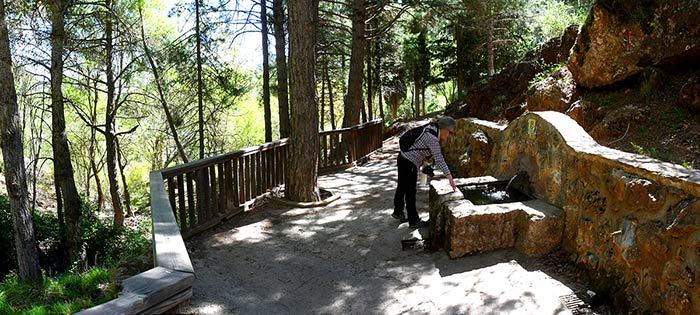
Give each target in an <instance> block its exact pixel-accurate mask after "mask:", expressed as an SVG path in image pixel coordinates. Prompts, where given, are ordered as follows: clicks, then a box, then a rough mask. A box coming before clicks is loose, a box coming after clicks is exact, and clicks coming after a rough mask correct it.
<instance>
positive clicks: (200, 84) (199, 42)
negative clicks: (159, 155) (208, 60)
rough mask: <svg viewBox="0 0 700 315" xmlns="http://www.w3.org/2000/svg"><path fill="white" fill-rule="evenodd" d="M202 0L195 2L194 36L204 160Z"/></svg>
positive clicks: (201, 152)
mask: <svg viewBox="0 0 700 315" xmlns="http://www.w3.org/2000/svg"><path fill="white" fill-rule="evenodd" d="M200 9H201V4H200V0H194V10H195V21H194V23H195V24H194V36H195V40H196V43H197V45H196V47H197V114H198V125H199V158H200V159H203V158H204V101H203V98H204V91H203V89H204V81H203V80H202V33H201V31H200V26H199V24H200V20H201V16H200Z"/></svg>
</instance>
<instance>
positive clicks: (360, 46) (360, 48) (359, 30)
mask: <svg viewBox="0 0 700 315" xmlns="http://www.w3.org/2000/svg"><path fill="white" fill-rule="evenodd" d="M365 1H366V0H352V44H351V45H352V48H351V52H350V74H349V75H348V92H347V95H346V97H345V105H344V116H343V128H347V127H351V126H354V125H357V124H358V123H359V122H360V111H361V110H362V109H363V107H364V105H363V99H362V83H363V77H364V73H363V72H364V71H363V69H364V62H365V53H366V51H365V44H366V42H367V39H366V38H365V20H366V17H367V7H366V3H365Z"/></svg>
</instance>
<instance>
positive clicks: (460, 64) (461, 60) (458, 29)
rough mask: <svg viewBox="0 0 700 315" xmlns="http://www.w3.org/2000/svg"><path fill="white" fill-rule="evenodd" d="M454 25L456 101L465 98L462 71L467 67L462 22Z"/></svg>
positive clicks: (465, 91) (464, 83)
mask: <svg viewBox="0 0 700 315" xmlns="http://www.w3.org/2000/svg"><path fill="white" fill-rule="evenodd" d="M458 21H459V22H458V23H455V32H454V33H455V42H456V45H457V56H456V57H457V58H456V60H457V99H458V100H461V99H462V98H463V97H466V96H467V90H466V82H465V78H464V70H465V67H466V66H467V61H466V59H467V54H466V53H465V51H464V45H465V43H464V38H462V36H463V33H462V21H461V20H458Z"/></svg>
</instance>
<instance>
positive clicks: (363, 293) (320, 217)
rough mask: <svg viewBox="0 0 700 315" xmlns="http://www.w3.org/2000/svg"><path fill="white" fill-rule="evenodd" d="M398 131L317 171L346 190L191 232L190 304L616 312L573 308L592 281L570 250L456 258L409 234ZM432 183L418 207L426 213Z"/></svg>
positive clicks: (199, 308)
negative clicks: (396, 209) (400, 203)
mask: <svg viewBox="0 0 700 315" xmlns="http://www.w3.org/2000/svg"><path fill="white" fill-rule="evenodd" d="M395 156H396V141H391V142H386V143H385V144H384V149H383V150H382V151H380V152H377V153H375V154H374V155H373V157H372V159H371V160H370V161H369V162H368V163H366V164H365V165H362V166H358V167H354V168H351V169H348V170H346V171H344V172H339V173H335V174H330V175H324V176H321V177H320V178H319V186H320V187H322V188H324V189H327V190H329V191H331V192H333V193H334V194H339V195H340V196H341V198H340V199H339V200H337V201H335V202H333V203H331V204H330V205H328V206H325V207H317V208H293V207H290V206H285V205H281V204H278V203H274V202H272V201H268V202H265V203H263V204H262V205H260V206H258V207H256V208H254V209H253V210H251V211H247V212H244V213H242V214H241V215H238V216H236V217H234V218H232V219H231V220H229V221H227V222H225V223H223V224H221V225H219V226H217V227H215V228H213V229H211V230H209V231H207V232H205V233H203V234H201V235H199V236H196V237H194V238H193V239H191V240H189V241H187V248H188V250H189V252H190V257H191V258H192V263H193V265H194V269H195V274H196V281H195V284H194V289H193V296H192V298H191V299H190V302H189V303H188V304H187V305H185V306H183V307H181V309H180V311H181V312H183V313H186V314H479V315H481V314H499V315H501V314H538V315H540V314H601V315H608V314H614V313H613V312H612V311H610V309H609V308H607V307H605V306H600V307H597V308H596V309H587V310H583V311H580V312H578V311H575V310H574V311H573V312H572V310H570V309H568V308H567V307H566V306H564V304H563V303H562V302H560V299H559V298H560V297H562V296H574V297H575V296H582V297H584V296H583V294H585V292H586V291H587V290H588V289H587V285H586V283H585V282H583V281H582V280H581V279H579V278H578V277H577V272H576V270H575V268H574V267H573V266H571V265H570V264H568V263H566V262H565V260H566V259H565V256H563V255H565V254H557V253H555V254H553V255H550V256H549V257H548V258H547V259H540V260H535V259H528V258H527V257H524V256H523V255H521V254H520V253H518V252H517V251H515V250H512V249H505V250H499V251H495V252H491V253H484V254H479V255H472V256H468V257H463V258H460V259H454V260H452V259H449V258H448V257H447V255H446V254H445V253H444V252H443V251H440V250H438V251H430V250H428V249H425V248H421V247H420V246H418V247H416V248H410V249H406V250H404V249H402V246H401V240H402V239H406V238H408V237H410V236H411V235H417V234H416V233H420V236H422V237H424V238H427V237H428V235H426V233H427V231H424V230H420V231H413V230H409V229H408V227H407V225H406V224H405V223H404V224H399V223H398V222H397V221H395V220H394V219H392V218H391V216H390V215H391V212H392V198H393V193H394V189H395V176H396V167H395V163H396V162H395ZM427 195H428V193H427V187H420V189H419V192H418V196H417V199H418V202H417V206H418V209H420V210H422V212H421V217H422V218H423V219H425V220H427V219H428V214H427V212H426V211H427Z"/></svg>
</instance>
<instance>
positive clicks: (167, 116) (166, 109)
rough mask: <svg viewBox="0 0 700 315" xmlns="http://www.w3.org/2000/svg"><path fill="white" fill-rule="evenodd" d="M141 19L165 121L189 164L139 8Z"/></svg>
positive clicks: (147, 52) (184, 159)
mask: <svg viewBox="0 0 700 315" xmlns="http://www.w3.org/2000/svg"><path fill="white" fill-rule="evenodd" d="M139 17H141V42H142V43H143V51H144V52H145V54H146V59H148V64H149V65H150V67H151V72H153V79H154V83H155V86H156V90H158V99H159V100H160V105H161V106H163V111H164V112H165V119H166V120H167V121H168V127H170V133H172V135H173V141H175V146H176V147H177V152H178V153H179V154H180V158H181V159H182V163H187V162H189V161H188V159H187V153H185V148H184V147H183V146H182V143H181V142H180V137H178V134H177V129H176V128H175V123H174V122H173V115H172V114H171V113H170V107H168V102H167V101H166V99H165V94H164V93H163V86H162V85H161V78H160V72H159V71H158V67H157V66H156V62H155V61H154V60H153V56H152V55H151V50H150V49H149V48H148V45H146V32H145V30H144V29H143V15H142V14H141V7H139Z"/></svg>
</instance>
